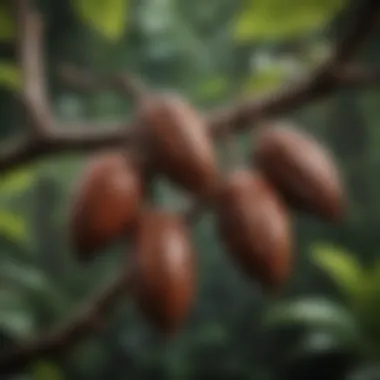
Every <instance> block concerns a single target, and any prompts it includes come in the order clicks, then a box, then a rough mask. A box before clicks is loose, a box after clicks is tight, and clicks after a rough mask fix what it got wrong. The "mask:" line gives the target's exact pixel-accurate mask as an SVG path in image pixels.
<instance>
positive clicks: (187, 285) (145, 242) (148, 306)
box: [133, 209, 196, 336]
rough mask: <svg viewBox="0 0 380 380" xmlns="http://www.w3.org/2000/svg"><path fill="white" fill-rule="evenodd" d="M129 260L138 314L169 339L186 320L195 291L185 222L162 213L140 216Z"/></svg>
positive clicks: (190, 249) (191, 251)
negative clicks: (131, 267) (133, 248)
mask: <svg viewBox="0 0 380 380" xmlns="http://www.w3.org/2000/svg"><path fill="white" fill-rule="evenodd" d="M133 260H134V261H133V263H134V265H133V274H134V285H135V291H136V300H137V303H138V305H139V308H140V310H141V311H142V313H143V314H144V315H145V317H146V319H147V320H148V321H149V323H151V324H152V326H153V327H155V328H156V329H157V330H158V331H160V332H162V333H163V334H164V335H167V336H172V335H173V334H174V333H176V332H177V331H178V329H179V328H180V327H181V325H182V324H183V323H184V321H185V319H186V318H187V316H188V314H189V312H190V308H191V306H192V303H193V298H194V295H195V289H196V286H195V280H196V278H195V272H196V256H195V253H194V250H193V246H192V241H191V236H190V231H189V230H188V227H187V225H186V223H185V221H184V220H183V219H182V218H181V217H180V216H179V215H176V214H173V213H170V212H166V211H162V210H155V209H151V210H147V211H146V212H144V214H142V216H141V220H140V222H139V229H138V232H137V235H136V240H135V252H134V256H133Z"/></svg>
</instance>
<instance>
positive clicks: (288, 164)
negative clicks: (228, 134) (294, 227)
mask: <svg viewBox="0 0 380 380" xmlns="http://www.w3.org/2000/svg"><path fill="white" fill-rule="evenodd" d="M254 160H255V163H256V165H257V167H258V168H259V169H260V170H261V171H262V172H263V173H264V175H265V176H266V177H267V178H268V180H269V181H271V182H272V184H273V185H274V186H275V187H276V188H277V190H278V191H279V192H280V193H281V194H282V195H283V197H284V198H285V199H286V200H287V201H288V202H289V204H290V205H291V206H292V207H293V208H294V209H298V210H302V211H304V212H308V213H310V214H312V215H315V216H319V217H320V218H322V219H325V220H327V221H332V222H337V221H340V220H342V219H343V218H344V216H345V213H346V202H345V194H344V186H343V184H342V179H341V176H340V173H339V171H338V169H337V168H336V166H335V164H334V160H333V158H332V157H331V155H330V153H329V152H328V151H327V149H325V148H324V147H323V146H321V145H320V144H319V143H318V142H317V141H316V140H315V139H314V138H312V137H311V136H308V135H307V134H306V133H301V132H300V131H297V130H296V129H294V128H292V127H287V126H282V127H281V126H276V127H268V128H267V129H263V130H262V131H261V132H260V133H259V135H258V143H257V148H256V150H255V152H254Z"/></svg>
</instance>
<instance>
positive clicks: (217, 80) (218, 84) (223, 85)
mask: <svg viewBox="0 0 380 380" xmlns="http://www.w3.org/2000/svg"><path fill="white" fill-rule="evenodd" d="M229 85H230V84H229V81H228V79H227V78H225V77H223V76H217V77H214V78H210V79H208V80H206V81H202V83H201V84H200V86H199V87H198V89H197V94H198V96H201V97H204V98H206V99H210V98H216V97H218V96H221V95H222V94H224V93H226V91H227V90H228V88H229Z"/></svg>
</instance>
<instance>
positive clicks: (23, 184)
mask: <svg viewBox="0 0 380 380" xmlns="http://www.w3.org/2000/svg"><path fill="white" fill-rule="evenodd" d="M35 178H36V170H35V169H34V168H32V169H31V168H27V169H26V168H23V169H20V170H16V171H12V172H10V173H9V174H6V175H3V176H1V177H0V195H3V194H5V195H8V194H10V193H11V194H12V195H13V194H16V193H18V192H19V191H24V190H26V189H28V188H30V187H31V186H32V185H33V182H34V180H35Z"/></svg>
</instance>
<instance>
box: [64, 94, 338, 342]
mask: <svg viewBox="0 0 380 380" xmlns="http://www.w3.org/2000/svg"><path fill="white" fill-rule="evenodd" d="M137 120H138V123H137V124H136V125H138V128H139V131H140V132H142V133H140V136H142V139H143V144H142V145H141V146H142V147H144V149H145V153H146V154H147V155H148V158H149V159H148V160H147V162H148V163H149V165H150V167H149V170H148V171H149V172H151V171H152V168H153V169H154V171H155V172H157V173H158V172H159V173H161V174H163V175H166V176H167V177H168V178H169V179H170V180H171V181H173V182H174V183H175V184H177V185H179V186H180V187H182V188H183V189H185V190H187V191H188V192H189V193H190V194H191V195H192V196H194V197H195V198H197V199H199V200H201V201H202V202H208V203H209V204H210V207H212V209H213V210H214V212H215V215H216V219H217V224H218V230H219V236H220V239H221V240H222V241H223V243H224V245H225V247H226V251H227V252H228V254H229V255H230V256H231V259H232V261H234V262H235V263H236V265H237V266H238V267H239V268H240V269H241V270H242V271H243V272H244V273H245V274H246V275H247V276H248V277H250V278H252V279H254V280H255V281H257V283H258V284H260V285H261V286H262V288H263V289H264V290H267V291H276V290H279V289H281V288H282V287H283V286H284V285H285V283H286V281H287V280H288V279H289V277H290V275H291V270H292V266H293V261H292V256H293V233H292V224H291V212H290V210H303V211H305V212H308V213H309V214H312V215H315V216H319V217H321V218H323V219H325V220H329V221H339V220H341V219H342V218H343V216H344V214H345V197H344V192H343V186H342V181H341V178H340V175H339V172H338V170H337V169H336V167H335V164H334V162H333V159H332V158H331V156H330V154H329V153H328V152H327V151H326V149H324V148H323V147H322V146H321V145H320V144H319V143H317V141H315V140H314V139H313V138H311V137H310V136H308V135H306V134H305V133H301V132H300V131H297V130H296V129H294V128H292V127H288V126H282V127H281V126H275V125H272V126H267V127H266V128H263V129H261V130H260V132H259V135H258V140H257V141H258V143H257V146H256V147H255V148H254V149H252V158H253V160H254V165H249V166H247V167H246V168H236V169H235V170H232V171H231V172H229V173H222V171H221V170H220V168H219V165H218V160H217V156H216V152H215V149H214V145H213V140H212V138H211V136H209V132H208V130H207V125H206V122H205V120H203V118H202V117H201V116H200V115H199V113H198V112H197V111H196V110H195V108H194V107H193V106H192V105H190V104H189V103H188V102H186V101H185V100H184V99H182V98H181V97H179V96H176V95H172V94H158V95H154V96H150V97H148V98H147V99H146V100H145V101H144V102H143V104H142V106H141V108H140V110H139V112H138V116H137ZM252 166H255V168H253V167H252ZM146 172H147V167H146V165H145V166H144V165H142V164H141V162H140V163H139V161H138V160H136V159H135V158H134V157H133V154H130V153H128V152H127V151H112V152H108V153H103V154H100V155H98V156H97V157H95V158H94V159H93V160H92V161H91V162H90V164H89V167H88V168H87V171H86V172H85V173H84V175H83V181H82V182H81V183H80V186H79V189H78V192H77V193H76V195H75V199H74V201H73V207H72V217H71V219H70V231H71V235H72V238H73V245H74V249H75V251H76V253H77V255H78V257H79V258H80V259H82V260H90V259H91V258H93V257H94V256H95V254H96V253H97V252H99V251H101V250H102V249H103V248H105V247H106V246H108V245H109V244H111V243H113V242H115V241H117V240H119V239H129V241H130V242H131V244H132V246H133V252H132V255H131V256H130V257H131V263H130V266H131V269H132V278H133V290H134V296H135V299H136V301H137V305H138V306H139V308H140V310H141V311H142V313H143V314H144V315H145V316H146V318H147V320H148V321H149V322H150V323H151V324H152V325H153V326H154V327H156V328H157V329H158V330H160V331H161V332H163V333H165V334H169V335H171V334H172V333H174V332H176V331H177V330H178V328H179V327H180V326H181V324H182V323H183V322H184V321H185V319H186V318H187V316H188V314H189V312H190V309H191V306H192V302H193V299H194V296H195V293H196V263H197V260H196V254H195V249H194V247H193V244H192V239H191V232H190V229H189V226H188V225H187V222H186V220H185V219H184V218H183V216H182V215H180V214H176V213H174V212H169V211H167V210H164V209H162V208H160V206H159V205H154V200H149V199H147V195H146V187H147V184H146V182H147V178H146V175H145V173H146ZM149 202H151V203H149Z"/></svg>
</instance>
